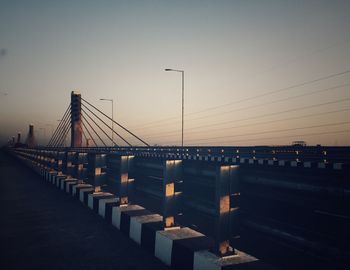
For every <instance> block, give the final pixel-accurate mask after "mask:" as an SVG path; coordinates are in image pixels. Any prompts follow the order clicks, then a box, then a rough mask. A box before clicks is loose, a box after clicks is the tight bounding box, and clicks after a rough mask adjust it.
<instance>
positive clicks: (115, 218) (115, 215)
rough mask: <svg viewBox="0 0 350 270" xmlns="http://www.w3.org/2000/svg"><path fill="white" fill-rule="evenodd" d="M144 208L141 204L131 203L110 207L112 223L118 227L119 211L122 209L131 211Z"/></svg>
mask: <svg viewBox="0 0 350 270" xmlns="http://www.w3.org/2000/svg"><path fill="white" fill-rule="evenodd" d="M142 209H145V208H143V207H142V206H139V205H136V204H132V205H125V206H124V205H121V206H116V207H113V208H112V225H113V226H115V227H117V228H118V229H120V220H121V213H122V212H123V211H133V210H142Z"/></svg>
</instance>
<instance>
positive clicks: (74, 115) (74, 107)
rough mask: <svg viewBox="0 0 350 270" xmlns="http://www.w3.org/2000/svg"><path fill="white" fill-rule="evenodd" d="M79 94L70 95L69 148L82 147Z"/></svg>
mask: <svg viewBox="0 0 350 270" xmlns="http://www.w3.org/2000/svg"><path fill="white" fill-rule="evenodd" d="M82 136H83V128H82V117H81V94H79V93H77V92H74V91H72V93H71V147H82V142H83V137H82Z"/></svg>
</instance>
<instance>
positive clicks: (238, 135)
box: [190, 121, 350, 142]
mask: <svg viewBox="0 0 350 270" xmlns="http://www.w3.org/2000/svg"><path fill="white" fill-rule="evenodd" d="M346 124H350V121H343V122H338V123H328V124H322V125H314V126H307V127H296V128H287V129H277V130H276V129H275V130H267V131H261V132H250V133H243V134H236V135H228V136H219V137H211V138H202V139H196V140H195V141H196V142H197V141H207V140H217V139H224V138H234V137H241V136H252V135H253V136H254V135H261V134H268V133H278V132H287V131H295V130H303V129H311V128H320V127H332V126H340V125H346ZM190 141H191V140H190ZM192 141H194V140H192Z"/></svg>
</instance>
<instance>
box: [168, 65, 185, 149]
mask: <svg viewBox="0 0 350 270" xmlns="http://www.w3.org/2000/svg"><path fill="white" fill-rule="evenodd" d="M165 71H174V72H181V78H182V108H181V109H182V113H181V122H182V125H181V146H182V147H183V146H184V111H185V106H184V101H185V71H184V70H181V69H172V68H166V69H165Z"/></svg>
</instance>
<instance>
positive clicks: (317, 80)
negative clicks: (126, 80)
mask: <svg viewBox="0 0 350 270" xmlns="http://www.w3.org/2000/svg"><path fill="white" fill-rule="evenodd" d="M348 73H350V70H345V71H342V72H338V73H333V74H331V75H327V76H323V77H319V78H317V79H313V80H309V81H306V82H302V83H298V84H294V85H291V86H288V87H284V88H279V89H276V90H272V91H268V92H266V93H263V94H259V95H256V96H252V97H247V98H243V99H239V100H236V101H232V102H229V103H226V104H222V105H218V106H213V107H209V108H206V109H203V110H199V111H195V112H192V113H187V114H185V116H189V115H195V114H199V113H203V112H208V111H213V110H217V109H219V108H223V107H227V106H231V105H234V104H239V103H242V102H245V101H250V100H254V99H257V98H261V97H265V96H269V95H272V94H276V93H280V92H284V91H287V90H290V89H293V88H297V87H301V86H305V85H308V84H312V83H315V82H319V81H323V80H327V79H330V78H334V77H338V76H341V75H345V74H348ZM173 119H177V117H171V118H165V119H160V120H156V121H152V122H149V123H145V124H144V125H142V126H138V127H137V128H135V129H141V128H145V127H147V126H149V125H151V124H153V123H159V122H168V121H169V120H173Z"/></svg>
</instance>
